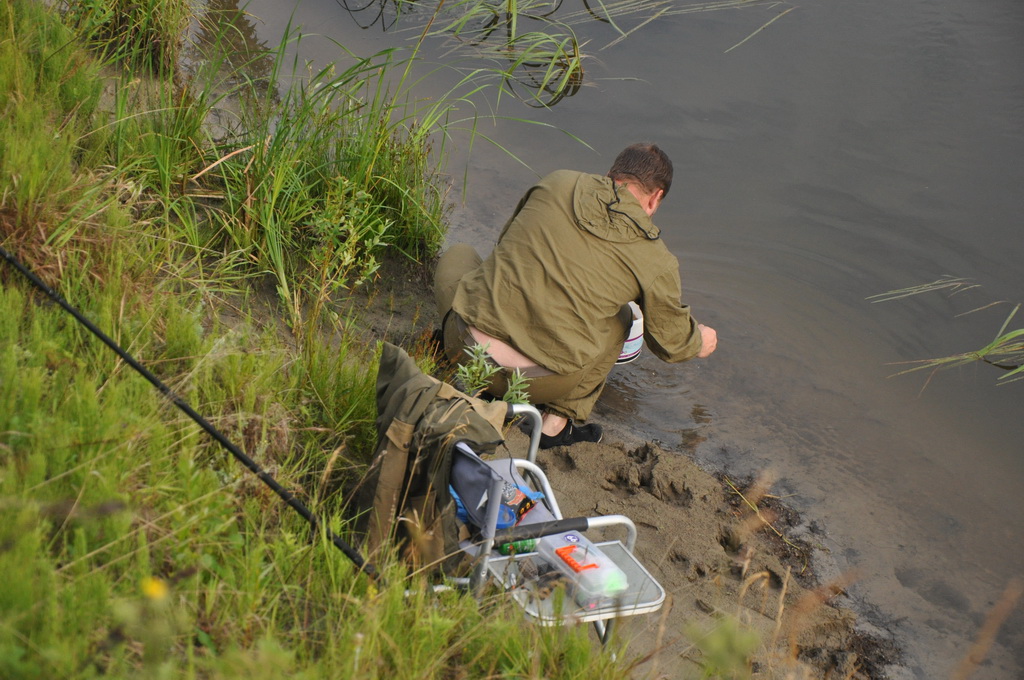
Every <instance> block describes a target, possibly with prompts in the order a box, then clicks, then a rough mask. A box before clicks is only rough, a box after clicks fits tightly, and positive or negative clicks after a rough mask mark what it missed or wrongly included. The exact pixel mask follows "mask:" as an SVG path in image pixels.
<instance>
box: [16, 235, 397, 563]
mask: <svg viewBox="0 0 1024 680" xmlns="http://www.w3.org/2000/svg"><path fill="white" fill-rule="evenodd" d="M0 256H2V257H3V258H4V259H5V260H7V262H8V263H10V265H11V266H12V267H14V268H15V269H17V270H18V271H19V272H20V273H21V274H22V276H24V277H25V278H27V279H28V280H29V281H31V282H32V285H34V286H35V287H36V288H38V289H39V290H41V291H43V292H44V293H46V295H47V297H49V298H50V299H51V300H53V301H54V302H56V303H57V304H58V305H60V306H61V307H62V308H63V309H64V311H66V312H67V313H68V314H70V315H71V316H73V317H75V319H76V320H77V321H78V322H79V323H80V324H82V325H83V326H85V327H86V328H88V329H89V330H90V331H91V332H92V334H93V335H95V336H96V337H97V338H99V339H100V340H102V341H103V343H104V344H106V345H107V347H109V348H110V349H112V350H113V351H114V353H115V354H117V356H119V357H121V358H122V359H124V360H125V362H127V364H128V365H129V366H131V367H132V368H134V369H135V370H136V371H138V372H139V373H140V374H141V375H142V377H143V378H145V379H146V380H148V381H149V382H150V384H152V385H153V387H155V388H157V389H158V390H160V392H161V393H162V394H163V395H164V396H165V397H167V398H168V399H170V400H171V403H173V404H174V405H175V406H177V407H178V408H179V409H181V411H182V412H184V413H185V415H187V416H188V417H189V418H191V419H192V420H194V421H195V422H196V424H197V425H199V427H201V428H203V429H204V430H206V432H207V434H209V435H210V436H211V437H213V438H214V439H215V440H216V441H217V443H218V444H220V445H221V446H223V447H224V448H225V449H227V450H228V452H230V453H231V455H232V456H234V457H235V459H236V460H237V461H238V462H240V463H241V464H242V465H244V466H245V467H247V468H249V470H250V471H252V473H253V474H255V475H256V476H257V477H259V478H260V480H261V481H262V482H263V483H264V484H266V485H267V486H268V487H270V489H271V490H273V492H274V493H276V494H277V495H278V496H279V497H280V498H281V500H283V501H284V502H285V503H287V504H288V505H290V506H291V507H292V508H293V509H294V510H295V512H297V513H299V515H301V516H302V518H303V519H305V520H306V521H307V522H309V524H310V526H311V527H313V529H314V531H315V530H317V529H318V528H320V527H321V526H322V527H323V530H324V532H325V533H326V534H327V537H328V538H329V539H331V543H333V544H334V546H335V547H336V548H338V550H340V551H341V552H343V553H345V556H346V557H348V558H349V559H350V560H352V562H353V564H355V565H356V566H357V567H359V569H360V570H361V571H362V572H363V573H365V574H367V575H368V576H370V577H371V578H373V579H377V577H378V574H377V570H376V569H374V567H373V565H372V564H370V563H369V562H367V561H366V560H365V559H363V556H362V555H360V554H359V552H358V551H356V550H355V549H354V548H353V547H352V546H350V545H349V544H348V543H346V542H345V541H344V540H342V538H341V537H340V536H338V535H337V534H336V533H334V532H333V531H331V529H330V527H327V526H326V525H322V523H321V522H320V520H319V519H318V518H317V517H316V515H314V514H313V513H312V511H311V510H310V509H309V508H307V507H306V505H305V504H304V503H303V502H302V501H300V500H299V499H298V498H296V497H295V496H294V495H293V494H292V493H291V492H290V491H288V490H287V489H285V488H284V487H283V486H281V485H280V484H278V483H277V480H275V479H274V478H273V477H271V476H270V475H269V474H267V472H266V471H265V470H264V469H263V468H261V467H260V466H259V465H257V464H256V461H254V460H253V459H252V458H250V457H249V456H247V455H245V453H244V452H243V451H242V450H241V449H240V448H238V447H237V446H235V445H234V444H233V443H232V442H231V441H230V440H229V439H228V438H227V437H225V436H224V435H223V434H221V432H220V431H219V430H218V429H217V428H215V427H214V426H213V425H211V424H210V423H209V422H208V421H207V420H206V418H203V417H202V416H201V415H199V414H198V413H196V411H195V409H193V408H192V407H191V406H189V405H188V404H187V403H186V402H185V401H184V400H183V399H182V398H181V397H179V396H178V395H176V394H175V393H174V392H173V391H171V388H169V387H168V386H167V385H165V384H164V383H163V381H161V380H160V378H158V377H156V376H155V375H153V374H152V373H151V372H150V371H149V370H148V369H147V368H146V367H145V366H143V365H142V364H140V363H139V362H138V361H136V360H135V358H134V357H132V356H131V355H130V354H128V352H126V351H125V350H124V349H122V348H121V346H120V345H118V344H117V343H116V342H114V340H113V339H112V338H110V337H109V336H108V335H107V334H106V333H104V332H103V331H101V330H100V329H99V328H97V327H96V325H95V324H94V323H93V322H92V321H90V320H89V319H87V318H86V317H85V316H83V315H82V314H81V312H79V311H78V310H77V309H75V308H74V307H72V306H71V305H70V304H68V302H67V301H66V300H64V298H62V297H61V296H60V295H59V294H58V293H57V292H56V291H55V290H53V289H52V288H50V287H49V286H47V285H46V284H45V283H43V282H42V280H40V279H39V277H37V276H36V275H35V274H33V273H32V272H30V271H29V270H28V269H27V268H26V267H25V266H24V265H22V264H21V262H19V261H18V260H17V259H16V258H15V257H14V255H12V254H11V253H9V252H8V251H7V250H6V249H4V248H3V247H2V246H0Z"/></svg>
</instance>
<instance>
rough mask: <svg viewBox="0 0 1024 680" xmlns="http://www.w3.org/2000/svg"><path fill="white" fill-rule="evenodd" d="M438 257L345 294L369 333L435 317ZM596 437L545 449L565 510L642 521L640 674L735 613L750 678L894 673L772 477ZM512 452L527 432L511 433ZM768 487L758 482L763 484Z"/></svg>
mask: <svg viewBox="0 0 1024 680" xmlns="http://www.w3.org/2000/svg"><path fill="white" fill-rule="evenodd" d="M429 282H430V268H429V267H421V266H417V265H409V264H405V263H395V262H389V263H387V264H386V265H385V267H383V268H382V270H381V273H380V276H379V277H378V278H377V280H376V281H374V282H373V283H372V284H371V285H369V286H367V287H365V288H364V289H363V290H361V291H359V292H358V293H357V294H355V295H354V296H353V297H352V298H351V299H350V300H348V301H346V303H345V304H344V307H345V309H346V313H348V314H350V315H352V316H353V317H354V318H356V319H358V325H359V327H360V328H361V329H362V332H363V333H365V335H366V338H367V340H368V341H371V342H372V341H376V340H382V339H387V340H389V341H391V342H395V343H397V344H400V345H403V346H405V347H407V348H413V347H415V346H416V345H417V344H419V345H423V344H424V343H425V342H426V339H427V338H428V337H429V334H430V331H431V329H432V328H433V327H434V326H435V325H436V323H437V320H436V318H435V317H436V314H435V311H434V309H433V306H434V303H433V299H432V296H431V294H430V285H429ZM605 425H606V430H607V436H606V438H605V441H603V442H602V443H601V444H582V445H577V446H573V447H571V448H559V449H552V450H550V451H542V452H541V454H540V456H539V458H538V461H539V463H540V464H541V465H542V467H544V469H545V470H546V472H547V474H548V476H549V479H550V481H551V484H552V487H553V488H554V490H555V491H556V493H557V494H558V499H559V503H560V505H561V506H562V509H563V512H564V513H565V514H566V515H576V514H623V515H626V516H628V517H630V518H631V519H632V520H633V521H634V522H635V523H636V525H637V528H638V534H639V538H638V543H637V555H638V557H639V559H640V560H641V562H642V563H643V564H644V565H645V566H646V567H647V568H648V569H649V570H650V571H651V573H652V574H653V575H654V577H655V578H656V579H658V581H659V582H660V583H661V584H662V585H663V586H664V588H665V590H666V592H667V593H668V598H667V601H666V604H665V606H664V607H663V608H662V610H661V611H660V612H658V613H656V614H651V615H647V616H641V617H636V618H635V619H630V620H627V621H625V622H624V625H623V626H622V627H621V629H620V635H622V636H624V639H625V640H628V641H629V645H628V650H629V653H630V655H631V656H633V657H635V658H636V659H637V666H636V670H635V673H634V676H635V677H641V678H669V679H674V678H692V677H697V676H699V674H700V665H699V664H701V663H702V661H705V660H706V658H707V657H706V655H709V654H711V653H712V652H711V646H713V645H714V644H715V643H714V642H708V640H714V639H715V636H716V631H720V630H721V629H722V628H723V627H728V626H730V625H732V622H739V623H740V624H741V628H742V629H744V630H749V631H753V632H754V633H755V634H756V636H757V638H756V642H755V643H752V644H753V645H754V649H755V651H754V653H753V655H752V657H751V659H752V666H751V669H752V671H753V677H755V678H787V677H794V678H802V677H809V678H826V677H828V678H871V679H882V678H899V677H907V676H906V675H905V674H904V669H901V667H900V666H899V662H900V652H899V646H898V643H897V642H896V641H895V640H894V639H893V635H892V633H891V632H890V631H887V630H884V629H881V628H877V627H875V626H872V625H870V624H867V623H865V622H859V621H858V617H857V615H856V614H855V613H854V612H853V611H852V610H851V609H850V608H849V607H848V606H847V603H846V602H844V598H845V595H844V590H843V589H844V588H845V587H846V586H847V585H848V584H849V581H851V580H852V579H853V578H855V576H854V575H851V574H847V575H840V576H838V577H836V578H834V579H832V580H830V581H829V582H822V581H820V580H819V578H818V577H817V575H816V571H815V565H814V563H813V561H814V560H813V558H812V555H813V553H814V546H815V544H816V542H817V539H818V538H819V534H820V533H821V531H822V530H821V529H820V528H819V527H818V525H817V524H816V523H815V522H814V521H813V518H806V517H801V516H800V515H798V514H797V513H796V512H794V511H792V510H791V509H789V508H788V507H787V506H786V505H785V503H784V501H783V500H780V499H779V498H777V497H775V496H773V495H772V489H771V486H770V484H765V483H764V482H763V480H751V479H745V480H736V479H731V478H729V477H727V476H724V475H721V474H716V473H714V472H712V471H709V470H706V469H703V468H701V467H700V466H699V465H698V464H697V463H696V462H695V461H694V459H693V458H692V456H690V455H687V452H685V451H680V450H668V449H663V448H661V447H659V446H658V445H657V444H656V443H652V442H649V441H644V440H643V439H642V437H640V436H638V434H637V433H633V432H630V431H629V430H628V428H625V427H623V425H622V424H621V423H614V422H610V423H605ZM506 444H507V446H508V448H509V451H510V452H511V453H512V454H513V455H523V454H525V451H526V447H527V440H526V437H525V436H524V435H522V434H521V433H520V432H518V430H514V429H513V430H512V431H511V432H510V433H509V435H508V440H507V442H506ZM762 487H763V488H762Z"/></svg>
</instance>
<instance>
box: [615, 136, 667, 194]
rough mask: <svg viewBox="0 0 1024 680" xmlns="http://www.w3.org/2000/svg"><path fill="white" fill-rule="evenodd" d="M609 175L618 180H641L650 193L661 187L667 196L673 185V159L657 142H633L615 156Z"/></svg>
mask: <svg viewBox="0 0 1024 680" xmlns="http://www.w3.org/2000/svg"><path fill="white" fill-rule="evenodd" d="M608 176H609V177H611V178H612V179H613V180H615V181H616V182H628V181H630V180H632V181H634V182H639V183H640V184H641V185H642V186H643V188H644V190H646V191H647V192H648V193H653V192H655V191H657V190H658V189H661V190H662V191H664V192H665V196H667V195H668V190H669V187H671V186H672V161H671V160H669V158H668V154H666V153H665V152H664V151H662V150H661V149H660V148H658V146H657V145H656V144H649V143H646V142H643V143H640V144H631V145H629V146H627V147H626V148H625V149H623V150H622V151H621V152H620V153H619V155H618V156H616V157H615V161H614V162H613V163H612V168H611V170H609V171H608ZM663 197H664V196H663Z"/></svg>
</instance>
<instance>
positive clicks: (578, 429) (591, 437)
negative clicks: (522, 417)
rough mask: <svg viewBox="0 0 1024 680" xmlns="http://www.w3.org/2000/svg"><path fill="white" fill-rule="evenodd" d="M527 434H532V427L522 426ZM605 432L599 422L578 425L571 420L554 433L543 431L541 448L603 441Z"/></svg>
mask: <svg viewBox="0 0 1024 680" xmlns="http://www.w3.org/2000/svg"><path fill="white" fill-rule="evenodd" d="M521 429H522V430H523V432H525V433H526V434H530V432H531V428H529V427H525V422H524V427H522V428H521ZM602 436H603V433H602V431H601V426H600V425H598V424H597V423H590V424H588V425H576V424H574V423H573V422H572V421H571V420H570V421H569V422H568V423H566V424H565V427H563V428H562V431H561V432H559V433H558V434H554V435H546V434H544V433H543V432H541V433H540V448H542V449H553V448H555V447H556V446H572V445H573V444H578V443H580V442H593V443H595V444H596V443H598V442H599V441H601V437H602Z"/></svg>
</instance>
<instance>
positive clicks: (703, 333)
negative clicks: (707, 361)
mask: <svg viewBox="0 0 1024 680" xmlns="http://www.w3.org/2000/svg"><path fill="white" fill-rule="evenodd" d="M697 328H699V329H700V339H701V342H702V343H703V344H702V345H701V348H700V351H699V352H697V357H698V358H700V359H703V358H704V357H706V356H709V355H710V354H711V353H712V352H714V351H715V349H717V347H718V333H717V332H716V331H715V329H714V328H711V327H710V326H705V325H704V324H702V323H699V324H697Z"/></svg>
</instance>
